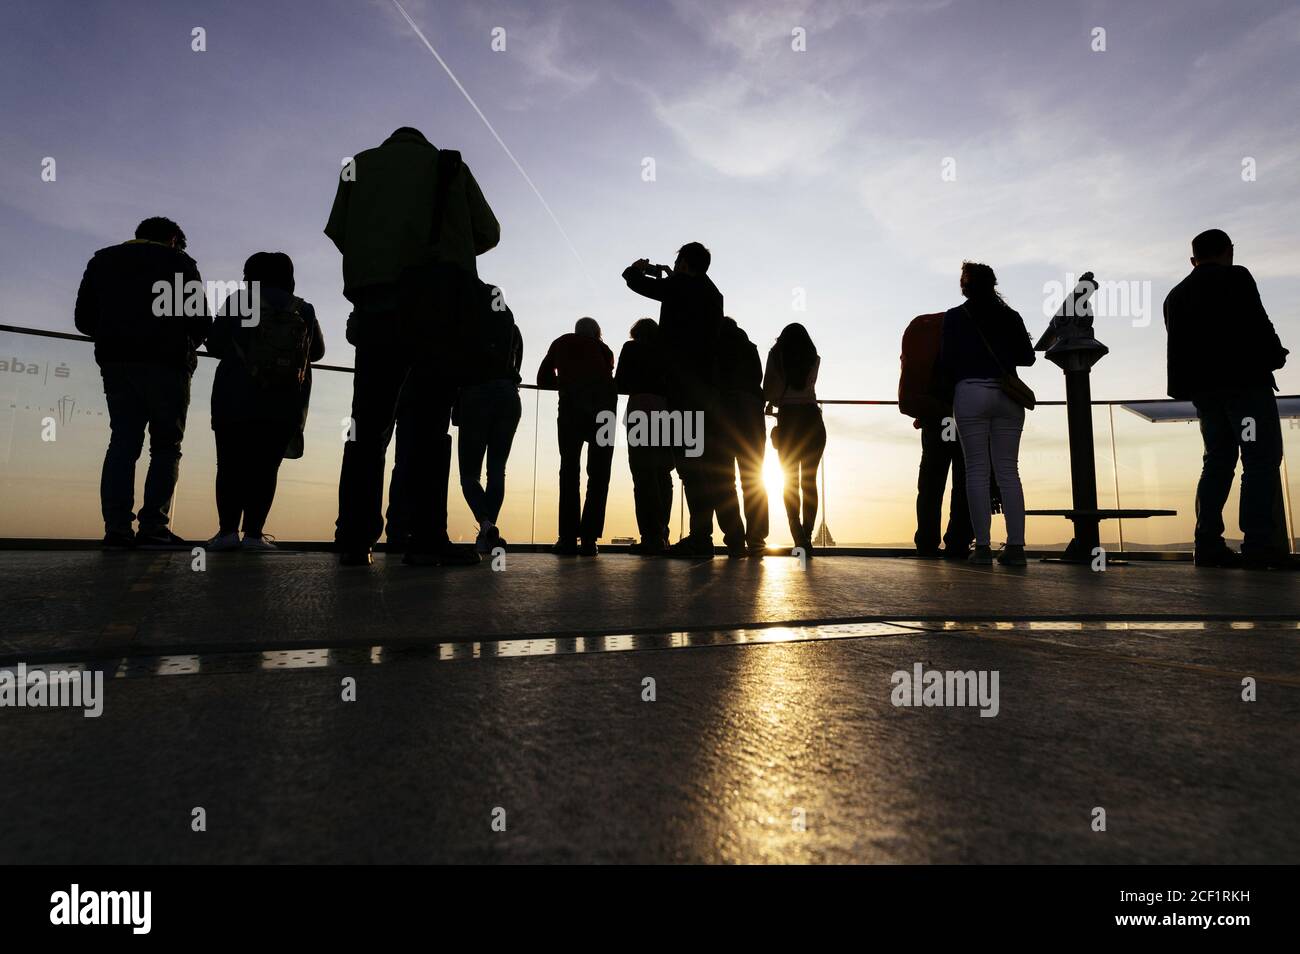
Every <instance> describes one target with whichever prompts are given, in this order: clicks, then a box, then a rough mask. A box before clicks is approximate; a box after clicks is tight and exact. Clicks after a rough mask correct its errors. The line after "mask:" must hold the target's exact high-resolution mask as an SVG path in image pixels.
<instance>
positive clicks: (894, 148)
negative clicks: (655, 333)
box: [0, 0, 1300, 516]
mask: <svg viewBox="0 0 1300 954" xmlns="http://www.w3.org/2000/svg"><path fill="white" fill-rule="evenodd" d="M403 6H404V7H405V8H406V10H407V11H408V12H409V14H410V16H411V17H412V19H414V21H415V22H416V24H418V25H419V27H420V29H421V30H422V31H423V32H424V34H425V35H426V36H427V38H428V39H429V41H430V42H431V43H432V44H433V46H434V47H435V48H436V49H437V51H438V52H439V53H440V54H441V56H442V57H443V59H444V60H445V61H446V63H447V65H448V66H449V67H450V69H451V70H452V72H453V73H454V74H455V76H456V77H457V78H458V80H459V81H460V83H461V84H463V86H464V89H465V91H466V92H467V93H468V94H469V96H470V97H472V98H473V99H474V101H475V102H476V103H477V104H478V106H479V108H480V109H481V110H482V112H483V114H484V116H486V118H487V120H488V122H490V123H491V125H492V127H493V128H494V129H495V130H496V132H497V133H498V134H499V135H500V137H501V139H502V140H503V141H504V143H505V146H506V147H508V149H509V150H510V152H511V153H513V155H514V157H515V158H516V159H517V160H518V162H519V164H520V165H521V166H522V167H523V170H524V171H525V172H526V173H527V176H528V177H529V178H531V180H532V182H533V183H534V184H535V185H536V188H537V191H538V192H540V194H541V197H542V198H541V199H539V197H538V195H537V194H535V193H534V191H533V189H532V188H531V187H530V185H529V184H528V182H527V181H526V180H525V178H524V176H523V175H521V173H520V171H519V169H517V168H516V166H515V165H514V163H513V162H512V161H511V159H510V158H509V156H508V155H507V153H506V151H505V150H504V149H503V148H502V146H501V145H500V144H499V143H498V142H497V140H496V139H495V138H494V137H493V135H492V133H491V132H490V131H489V129H488V127H487V125H485V123H484V121H483V120H482V119H481V118H480V117H479V116H478V115H477V114H476V113H475V111H474V109H473V108H472V107H471V105H470V104H469V102H468V101H467V99H466V97H465V96H464V95H463V94H462V92H461V91H460V90H459V89H457V87H456V86H455V85H454V83H453V82H452V80H451V79H450V77H449V76H448V75H447V73H446V72H445V71H444V70H443V68H442V67H441V66H440V65H439V63H438V62H437V61H436V60H435V58H434V57H433V55H432V54H431V53H430V52H429V51H428V50H427V49H426V48H425V46H424V44H423V43H422V42H421V41H420V39H419V38H418V37H417V36H416V35H415V33H414V32H413V30H412V29H411V27H410V26H409V25H408V23H407V22H406V21H405V19H404V18H403V17H402V15H401V13H400V12H399V11H398V9H397V7H396V6H395V5H394V3H393V2H392V0H351V2H344V0H324V2H317V3H313V4H310V5H304V4H301V3H289V2H284V0H266V2H258V3H241V2H227V3H216V2H207V3H197V2H183V0H168V2H156V3H154V2H141V0H108V2H101V3H95V4H85V3H73V2H61V0H45V2H40V3H36V2H31V3H27V2H11V3H6V4H5V5H4V8H3V10H2V11H0V89H2V90H3V93H0V97H3V98H2V100H0V102H2V103H3V106H2V110H3V130H4V132H3V136H0V184H3V189H0V262H3V267H2V268H0V322H2V323H8V324H18V325H29V326H35V327H40V328H48V329H57V330H65V331H70V330H72V303H73V299H74V296H75V292H76V287H77V281H78V279H79V277H80V274H81V270H82V268H83V267H84V265H85V262H86V260H87V259H88V258H89V256H90V255H91V253H92V252H94V250H95V249H97V248H99V247H102V246H104V245H107V244H111V243H114V242H118V241H121V240H124V239H126V238H128V237H130V234H131V231H132V229H133V228H134V226H135V224H136V223H137V222H138V221H139V220H140V219H142V218H144V217H146V216H148V215H154V214H164V215H168V216H170V217H172V218H175V219H176V220H177V221H179V222H180V223H181V225H182V226H183V228H184V229H185V231H186V233H187V235H188V237H189V250H190V252H191V254H192V255H193V256H194V257H195V258H196V259H197V261H198V263H199V266H200V268H201V270H202V272H203V275H204V277H205V278H208V279H216V280H231V279H235V278H238V276H239V270H240V267H241V265H242V262H243V260H244V259H245V258H246V257H247V256H248V255H249V254H250V253H251V252H253V251H257V250H261V249H278V250H283V251H285V252H288V253H289V254H290V255H291V256H292V257H293V259H294V260H295V262H296V264H297V275H298V291H299V294H301V295H303V296H304V297H305V298H307V299H308V300H310V301H312V302H313V303H314V304H315V305H316V308H317V311H318V314H319V315H320V318H321V321H322V325H323V327H324V331H325V335H326V340H327V346H328V350H327V353H326V357H325V360H326V361H327V362H330V363H335V364H344V365H351V364H352V350H351V348H350V347H349V346H348V345H347V344H346V343H345V342H344V340H343V323H344V321H345V319H346V316H347V311H348V305H347V302H346V301H345V299H344V298H343V297H342V294H341V288H342V282H341V272H340V267H339V256H338V254H337V252H336V250H335V249H334V247H333V245H332V244H331V243H330V242H329V241H328V239H326V238H325V236H324V235H323V234H322V232H321V229H322V227H323V226H324V223H325V220H326V217H327V215H328V212H329V207H330V202H331V200H332V198H333V194H334V188H335V177H336V175H337V171H338V169H339V166H340V163H341V161H342V159H343V158H344V157H347V156H350V155H353V154H355V153H356V152H358V151H360V150H361V149H363V148H366V147H368V146H373V145H376V144H377V143H379V142H380V141H381V140H383V139H384V138H385V137H386V136H387V135H388V134H389V133H390V132H391V131H392V130H393V129H394V128H396V127H397V126H401V125H413V126H416V127H418V128H420V129H421V130H422V131H424V133H425V134H426V135H427V136H428V137H429V138H430V139H431V140H432V141H433V142H434V143H435V144H437V145H445V146H450V147H454V148H457V149H460V150H461V151H462V152H463V154H464V155H465V158H466V160H467V161H468V162H469V164H470V165H471V166H472V168H473V170H474V173H475V176H476V177H477V179H478V180H479V182H480V184H481V185H482V187H483V190H484V192H485V194H486V195H487V197H488V200H489V201H490V203H491V204H492V206H493V208H494V209H495V211H496V214H497V216H498V218H499V219H500V220H501V223H502V241H501V244H500V246H499V248H497V249H496V250H494V251H492V252H490V253H489V254H487V255H486V256H484V257H482V258H481V259H480V271H481V273H482V275H483V277H484V278H485V279H487V280H490V281H492V282H494V283H497V284H499V285H501V286H502V287H503V289H504V290H505V293H506V296H507V298H508V300H509V301H510V303H511V306H512V308H513V310H514V312H515V314H516V316H517V318H518V320H519V323H520V327H521V330H522V332H523V335H524V340H525V374H526V377H530V376H531V375H532V373H533V372H534V371H535V369H536V365H537V363H538V361H539V360H540V358H541V356H542V355H543V354H544V352H545V350H546V346H547V344H548V343H549V341H550V340H551V339H552V338H554V337H555V336H557V335H559V334H561V333H563V332H565V331H568V330H570V329H571V328H572V324H573V322H574V320H575V319H576V318H577V317H579V316H581V315H591V316H593V317H595V318H596V319H597V320H598V321H599V322H600V323H601V324H602V326H603V328H604V331H605V336H606V338H607V340H608V341H609V342H610V343H611V345H612V346H613V347H614V349H615V351H617V350H618V346H619V344H620V343H621V342H622V341H623V340H624V339H625V337H626V334H627V329H628V327H629V326H630V325H631V324H632V322H633V321H634V320H636V319H637V318H639V317H641V316H642V315H645V314H652V313H653V312H652V311H651V310H650V308H649V303H647V302H645V301H644V300H641V299H638V298H637V297H636V296H634V295H633V294H632V293H630V292H629V291H628V290H627V289H626V288H625V286H624V285H623V282H622V281H621V279H620V277H619V273H620V271H621V270H622V268H623V267H624V266H625V265H627V264H628V263H629V262H631V261H632V260H634V259H636V258H639V257H641V256H646V257H649V258H650V259H651V260H653V261H665V262H668V261H671V259H672V256H673V253H674V251H675V249H676V248H677V247H678V246H679V245H681V244H682V243H684V242H686V241H690V240H698V241H702V242H704V243H705V244H706V245H708V246H709V247H710V248H711V249H712V251H713V254H714V268H713V270H712V272H711V275H712V276H713V278H714V280H715V282H716V283H717V285H718V286H719V288H720V289H721V290H722V292H723V294H724V295H725V297H726V307H727V311H728V313H729V314H731V315H732V316H734V317H735V318H736V319H737V320H738V321H739V322H740V323H741V325H742V326H743V327H744V328H746V329H747V330H748V331H749V333H750V335H751V337H752V338H753V339H754V340H755V341H756V342H758V344H759V346H760V348H761V349H762V350H763V351H764V352H766V349H767V348H768V347H769V346H770V344H771V342H772V341H773V339H774V338H775V336H776V334H777V333H778V332H779V331H780V329H781V328H782V327H783V326H784V325H785V324H786V323H788V322H790V321H802V322H803V323H805V324H806V325H807V326H808V328H809V330H810V332H811V333H812V336H813V338H814V340H815V342H816V343H817V345H818V348H819V350H820V351H821V353H822V356H823V358H822V368H821V378H820V380H819V383H818V390H819V393H820V395H821V396H822V397H823V398H885V399H888V398H892V397H893V396H894V394H895V392H896V388H897V376H898V343H899V338H900V335H901V333H902V330H903V328H904V326H905V325H906V323H907V321H908V320H909V319H910V318H911V317H912V316H914V315H916V314H919V313H923V312H929V311H936V310H941V309H943V308H946V307H949V306H951V305H953V304H956V303H957V301H958V298H959V296H958V292H957V273H958V267H959V265H960V262H961V261H962V260H963V259H975V260H980V261H985V262H987V263H989V264H990V265H992V266H993V267H994V268H995V269H996V270H997V271H998V273H999V276H1000V278H1001V280H1002V290H1003V292H1004V293H1005V295H1006V297H1007V299H1008V301H1009V302H1010V303H1011V305H1012V306H1013V307H1015V308H1016V309H1017V310H1018V311H1020V313H1021V314H1022V315H1023V316H1024V318H1025V320H1026V324H1027V325H1028V326H1029V328H1030V331H1031V333H1033V334H1035V335H1037V333H1038V332H1039V331H1041V329H1042V328H1043V326H1044V325H1045V324H1046V320H1047V316H1046V315H1045V314H1044V308H1045V304H1044V302H1045V298H1046V297H1047V295H1048V293H1047V292H1045V288H1046V287H1047V286H1049V284H1050V283H1052V282H1059V283H1065V282H1066V281H1067V276H1068V275H1072V274H1077V273H1079V272H1082V271H1084V270H1085V269H1091V270H1093V271H1094V272H1096V274H1097V275H1098V277H1099V278H1102V279H1108V280H1114V281H1123V282H1132V283H1135V284H1134V285H1132V286H1131V288H1132V289H1133V290H1134V291H1135V293H1136V294H1137V295H1138V296H1139V297H1138V298H1137V299H1135V301H1136V302H1137V304H1138V306H1139V307H1133V308H1131V310H1132V311H1133V312H1134V313H1133V314H1128V315H1125V316H1111V317H1105V318H1099V319H1098V322H1097V336H1098V337H1099V338H1101V339H1102V340H1103V341H1104V342H1105V343H1106V344H1108V345H1109V346H1110V348H1111V355H1110V356H1109V357H1108V358H1106V359H1105V360H1104V361H1103V362H1102V363H1101V365H1100V366H1099V367H1098V368H1097V370H1096V373H1095V376H1094V392H1093V393H1094V396H1095V397H1099V398H1138V397H1161V396H1163V395H1164V392H1165V381H1164V347H1165V335H1164V331H1163V327H1162V324H1161V316H1160V303H1161V301H1162V300H1163V298H1164V296H1165V294H1166V293H1167V291H1168V290H1169V288H1170V287H1171V286H1172V285H1173V284H1174V283H1175V282H1177V281H1178V280H1179V278H1181V276H1182V275H1183V274H1185V273H1186V271H1187V270H1188V268H1189V266H1188V264H1187V256H1188V254H1189V249H1188V244H1189V240H1190V238H1191V237H1192V235H1194V234H1195V233H1196V232H1198V231H1201V230H1203V229H1205V228H1210V227H1220V228H1223V229H1225V230H1227V231H1228V232H1229V234H1230V235H1231V236H1232V237H1233V239H1234V241H1235V243H1236V248H1237V260H1238V262H1239V263H1241V264H1244V265H1246V266H1248V267H1249V268H1251V270H1252V271H1253V272H1254V274H1255V276H1256V278H1257V279H1258V281H1259V285H1260V289H1261V291H1262V294H1263V299H1264V304H1265V307H1266V308H1267V309H1268V310H1269V312H1270V314H1271V315H1272V317H1273V320H1274V322H1275V324H1276V325H1277V327H1278V330H1279V332H1280V334H1281V336H1282V340H1283V343H1284V344H1286V345H1288V346H1289V347H1290V348H1291V349H1292V351H1293V360H1292V363H1291V366H1289V367H1288V368H1286V369H1285V370H1284V371H1283V372H1281V373H1280V374H1279V383H1280V385H1281V387H1282V390H1283V391H1284V392H1286V393H1297V392H1300V351H1298V349H1300V304H1298V301H1300V255H1297V222H1300V136H1297V124H1298V123H1300V118H1298V117H1300V83H1298V82H1297V80H1298V79H1300V7H1297V6H1296V5H1294V4H1290V3H1281V2H1278V3H1273V2H1246V3H1239V4H1233V5H1227V4H1221V3H1217V4H1209V3H1200V2H1184V3H1178V4H1171V3H1131V2H1098V3H1082V4H1073V5H1063V4H1054V3H1041V2H999V3H974V2H965V3H963V2H955V0H954V2H945V0H918V2H903V0H884V2H876V3H872V2H860V0H829V2H803V3H771V2H763V0H724V2H707V3H701V2H688V0H680V2H554V3H536V2H532V3H520V2H513V3H505V2H495V0H484V2H476V3H473V4H459V3H455V4H454V3H434V2H430V0H403ZM308 9H310V11H311V12H310V14H306V13H304V12H303V11H304V10H308ZM196 27H201V28H202V29H203V30H204V31H205V32H206V45H207V49H206V51H204V52H195V51H193V50H192V49H191V37H192V31H193V30H194V29H195V28H196ZM498 27H499V28H502V29H504V31H505V33H504V35H505V46H506V49H505V50H504V51H499V52H498V51H494V50H493V48H492V41H493V31H494V28H498ZM1096 28H1101V29H1102V30H1104V31H1105V33H1104V40H1105V49H1104V51H1097V50H1095V49H1094V46H1096V45H1097V44H1098V40H1097V38H1096V37H1097V34H1096V32H1095V31H1096ZM798 31H802V34H801V35H802V36H805V37H806V50H803V51H797V50H795V49H793V48H792V46H794V45H798V44H796V43H795V42H794V40H795V36H794V35H795V33H797V32H798ZM46 157H52V158H54V159H55V161H56V163H57V166H56V168H57V178H56V180H55V181H53V182H46V181H42V177H41V171H42V160H43V159H45V158H46ZM647 158H649V159H653V162H654V170H655V177H654V180H653V181H645V180H644V178H643V169H644V168H645V167H646V165H645V162H644V160H646V159H647ZM1248 160H1249V161H1248ZM1243 164H1245V165H1243ZM1246 167H1250V168H1251V169H1253V181H1247V180H1250V179H1251V178H1252V177H1251V176H1250V175H1249V174H1247V175H1246V177H1245V178H1243V169H1244V168H1246ZM945 169H948V170H950V171H951V170H955V178H953V177H952V176H948V177H945V176H944V175H943V172H944V170H945ZM542 199H544V201H545V203H546V204H547V205H549V208H550V210H551V211H552V212H553V214H554V218H552V216H551V214H549V213H548V211H547V208H546V207H545V206H544V205H543V201H542ZM1147 289H1149V295H1148V293H1147ZM801 295H802V298H803V300H804V301H806V310H797V308H796V304H797V303H798V301H799V300H800V297H801ZM1143 310H1144V311H1145V314H1144V315H1143V314H1138V313H1137V312H1138V311H1143ZM1225 317H1227V316H1225ZM1025 377H1026V380H1027V381H1028V382H1029V383H1030V384H1031V385H1032V386H1033V387H1034V388H1035V389H1036V390H1037V391H1038V394H1039V396H1040V398H1060V397H1062V396H1063V393H1064V388H1063V383H1062V380H1061V375H1060V372H1059V371H1058V370H1057V369H1056V368H1055V367H1053V366H1051V365H1050V364H1047V363H1046V362H1040V364H1039V365H1038V366H1036V367H1034V368H1032V369H1030V370H1029V371H1028V373H1027V374H1026V375H1025ZM192 413H194V414H201V415H202V416H204V417H205V416H206V408H202V409H196V410H195V412H192ZM203 423H204V424H206V421H203ZM904 423H905V422H904ZM194 426H195V425H194V423H193V421H192V423H191V428H192V429H194ZM834 442H835V434H834V432H832V434H831V443H832V447H833V446H834ZM913 456H914V455H913ZM900 459H901V458H900ZM900 466H901V465H900ZM908 466H911V462H910V461H909V462H908ZM1032 505H1033V501H1031V506H1032ZM904 516H905V515H904Z"/></svg>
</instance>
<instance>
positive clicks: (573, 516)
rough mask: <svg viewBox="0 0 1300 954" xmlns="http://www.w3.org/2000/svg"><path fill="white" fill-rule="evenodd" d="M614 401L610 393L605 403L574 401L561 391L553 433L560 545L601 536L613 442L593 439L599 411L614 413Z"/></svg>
mask: <svg viewBox="0 0 1300 954" xmlns="http://www.w3.org/2000/svg"><path fill="white" fill-rule="evenodd" d="M616 407H617V400H616V398H615V396H614V394H613V391H612V389H611V391H610V394H609V395H608V399H607V400H596V401H594V402H593V401H592V400H591V399H590V396H588V395H584V396H583V397H582V398H581V399H574V398H573V397H572V396H571V395H569V394H567V393H565V392H563V391H561V392H560V401H559V418H558V421H557V431H558V433H559V441H560V536H559V540H560V542H561V543H572V542H574V541H576V540H578V539H579V538H581V539H582V540H583V541H584V542H586V543H595V542H596V541H597V540H598V539H600V536H601V534H603V533H604V532H605V503H606V500H607V498H608V497H609V472H610V469H611V467H612V465H613V463H614V442H613V441H609V442H608V446H606V445H605V444H602V443H601V442H600V441H598V440H597V439H596V437H597V431H598V430H599V428H600V424H599V422H598V421H597V420H596V415H597V413H598V412H599V411H603V410H608V411H611V412H612V411H614V410H615V409H616ZM583 444H586V445H587V499H586V501H585V502H583V500H582V487H581V483H582V477H581V473H580V471H581V469H582V445H583Z"/></svg>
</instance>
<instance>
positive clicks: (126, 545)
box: [103, 530, 135, 550]
mask: <svg viewBox="0 0 1300 954" xmlns="http://www.w3.org/2000/svg"><path fill="white" fill-rule="evenodd" d="M103 547H104V549H105V550H134V549H135V533H134V532H132V531H130V530H109V531H108V532H107V533H105V534H104V542H103Z"/></svg>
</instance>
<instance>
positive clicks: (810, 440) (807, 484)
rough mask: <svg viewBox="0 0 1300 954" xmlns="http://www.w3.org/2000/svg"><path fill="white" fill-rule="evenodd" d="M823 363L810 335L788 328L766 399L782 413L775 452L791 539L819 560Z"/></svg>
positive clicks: (771, 361)
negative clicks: (819, 390)
mask: <svg viewBox="0 0 1300 954" xmlns="http://www.w3.org/2000/svg"><path fill="white" fill-rule="evenodd" d="M821 363H822V359H821V356H820V355H818V354H817V348H816V347H815V346H814V345H813V341H812V338H811V336H809V334H808V329H807V328H805V327H804V326H803V325H801V324H799V323H798V322H794V323H793V324H789V325H786V326H785V328H783V329H782V330H781V334H780V335H779V336H778V337H777V339H776V344H774V345H773V346H772V349H771V350H770V351H768V353H767V368H766V370H765V372H764V374H763V399H764V400H765V401H767V403H768V405H769V406H770V407H773V408H775V409H776V426H775V427H774V428H772V446H773V447H775V448H776V453H777V456H778V457H780V459H781V469H782V470H783V471H784V472H785V515H786V518H787V519H788V520H789V521H790V536H791V537H792V538H793V539H794V545H795V546H796V547H801V548H803V551H804V553H805V555H807V556H812V554H813V534H814V533H815V531H816V527H817V502H818V501H817V468H818V467H819V466H820V465H821V460H822V454H823V453H824V452H825V450H826V424H825V423H824V422H823V421H822V409H821V408H820V407H819V406H818V404H817V372H818V370H820V368H821Z"/></svg>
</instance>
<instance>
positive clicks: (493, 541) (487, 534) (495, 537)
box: [474, 524, 503, 555]
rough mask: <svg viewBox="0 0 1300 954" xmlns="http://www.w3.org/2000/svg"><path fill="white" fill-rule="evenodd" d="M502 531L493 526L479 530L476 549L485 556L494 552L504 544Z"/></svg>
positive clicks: (475, 544) (475, 542)
mask: <svg viewBox="0 0 1300 954" xmlns="http://www.w3.org/2000/svg"><path fill="white" fill-rule="evenodd" d="M502 542H503V541H502V540H501V531H500V530H498V529H497V528H496V527H495V526H493V525H492V524H488V525H487V526H483V527H480V528H479V531H478V538H477V539H476V540H475V541H474V549H475V550H477V551H478V552H479V553H482V554H484V555H486V554H489V553H491V552H492V550H493V548H495V547H496V546H497V544H499V543H502Z"/></svg>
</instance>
